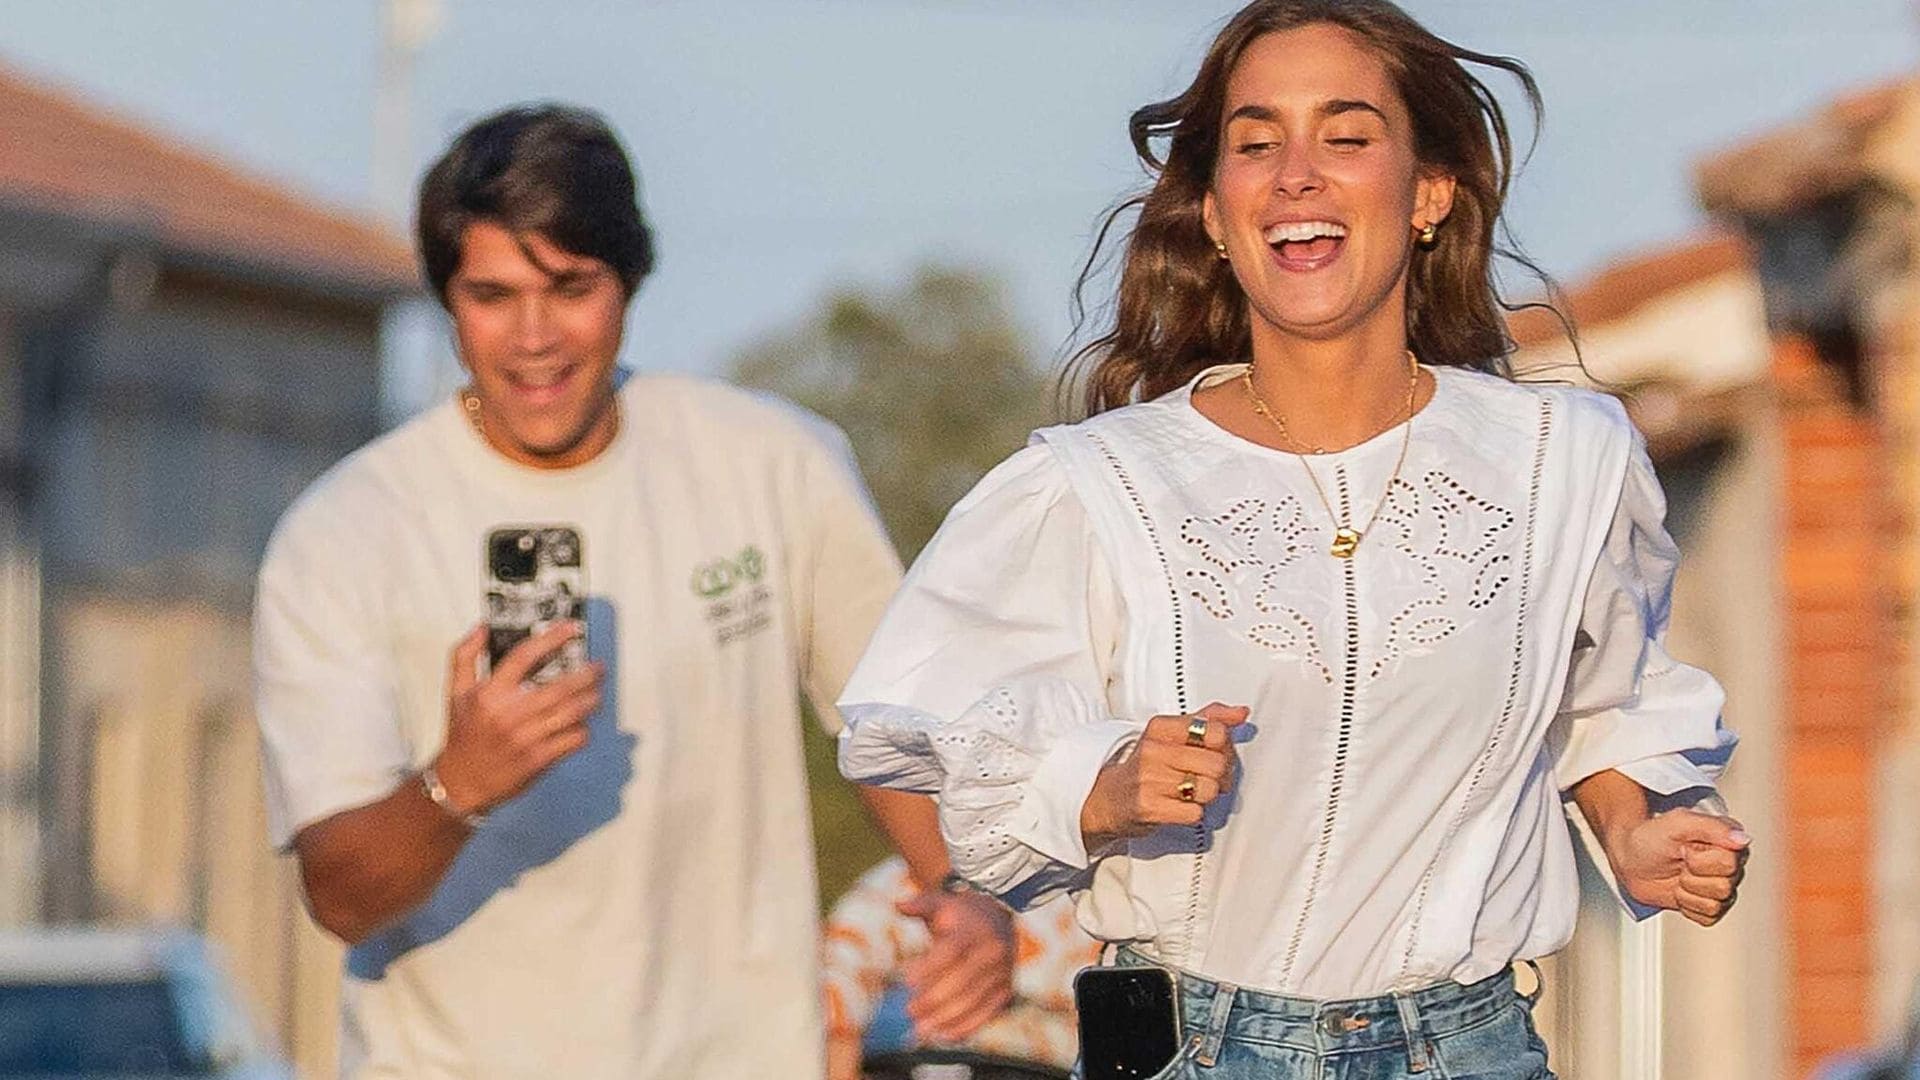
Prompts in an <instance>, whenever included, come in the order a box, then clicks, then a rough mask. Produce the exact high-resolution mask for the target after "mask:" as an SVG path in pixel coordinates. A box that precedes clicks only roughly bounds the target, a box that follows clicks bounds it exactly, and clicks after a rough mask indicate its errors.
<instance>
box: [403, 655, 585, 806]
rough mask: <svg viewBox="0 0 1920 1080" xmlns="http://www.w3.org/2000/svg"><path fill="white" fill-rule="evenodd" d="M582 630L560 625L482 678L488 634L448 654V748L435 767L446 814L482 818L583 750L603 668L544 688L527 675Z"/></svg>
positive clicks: (564, 677) (579, 671) (572, 675)
mask: <svg viewBox="0 0 1920 1080" xmlns="http://www.w3.org/2000/svg"><path fill="white" fill-rule="evenodd" d="M582 633H584V629H583V628H582V627H581V625H580V624H579V623H577V622H559V623H555V624H553V625H552V626H550V627H548V628H546V629H545V630H543V631H541V632H540V633H538V634H536V635H534V636H532V637H529V638H527V639H526V640H525V641H522V642H520V643H519V644H517V645H515V646H514V647H513V648H512V649H511V650H509V651H508V653H507V654H506V656H505V657H504V658H502V659H501V661H500V663H499V664H497V665H495V666H494V667H493V670H492V671H490V672H489V673H488V674H487V675H486V677H485V678H482V677H481V675H480V660H481V657H482V655H483V654H484V653H485V652H486V647H487V627H486V624H485V623H482V624H481V625H479V626H476V627H475V628H474V629H473V631H472V632H471V633H469V634H468V635H467V636H466V637H464V638H462V639H461V640H460V644H459V645H457V646H455V647H454V650H453V669H452V676H451V679H450V681H449V689H448V693H447V741H446V745H445V746H444V747H443V748H442V749H441V751H440V756H439V757H438V758H437V759H435V761H434V771H435V773H437V774H438V777H439V780H440V783H441V785H442V786H443V787H444V788H445V789H446V795H447V801H448V802H449V803H451V804H452V805H451V809H453V810H455V811H457V812H458V813H459V814H460V815H462V816H465V815H472V814H484V813H487V812H488V811H490V810H492V809H493V808H494V807H496V806H499V805H500V804H501V803H504V802H506V801H507V800H509V799H511V798H513V797H514V796H515V795H518V794H520V793H521V792H522V791H525V790H526V789H527V787H528V785H530V784H532V783H533V781H534V780H535V779H537V778H538V777H539V776H540V774H541V773H543V772H545V771H546V770H547V769H548V767H550V766H551V765H552V764H553V763H554V762H556V761H559V760H560V759H561V758H563V757H566V756H567V755H568V754H571V753H573V752H574V751H576V750H578V749H580V748H581V747H583V746H585V745H586V744H587V723H586V721H587V717H589V716H591V715H593V711H594V710H595V709H597V708H599V707H600V681H601V678H602V675H603V674H604V665H603V664H602V663H600V662H599V661H593V662H590V663H588V664H586V665H585V666H583V667H580V668H579V669H577V670H574V671H571V672H568V673H567V674H565V675H562V676H560V677H559V678H556V679H554V680H553V681H551V682H547V683H533V682H530V681H529V679H530V678H531V676H532V674H533V673H534V672H535V671H538V670H539V669H540V667H541V666H542V665H543V664H545V663H546V661H547V659H548V658H549V657H551V656H552V655H553V654H554V653H556V652H558V651H559V650H560V649H561V648H562V647H563V646H565V645H566V644H567V643H568V642H570V641H572V640H574V639H575V638H578V637H579V636H580V635H581V634H582Z"/></svg>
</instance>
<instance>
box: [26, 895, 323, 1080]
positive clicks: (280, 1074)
mask: <svg viewBox="0 0 1920 1080" xmlns="http://www.w3.org/2000/svg"><path fill="white" fill-rule="evenodd" d="M186 1076H195V1077H219V1078H223V1080H291V1078H292V1076H293V1071H292V1069H291V1068H290V1067H289V1066H288V1065H287V1064H286V1063H285V1062H284V1061H283V1060H281V1059H280V1058H279V1056H278V1055H277V1054H275V1053H273V1051H272V1050H271V1049H270V1048H269V1047H268V1046H267V1045H266V1043H265V1042H264V1041H263V1040H262V1039H261V1038H260V1037H259V1035H258V1034H257V1033H256V1032H255V1030H254V1028H253V1025H252V1024H251V1023H250V1022H249V1020H248V1018H247V1015H246V1012H245V1010H244V1009H242V1008H241V1007H240V1006H239V1004H238V1002H237V1000H236V999H235V997H234V995H233V993H232V991H231V988H230V986H229V984H228V982H227V979H226V976H225V975H224V974H223V973H222V971H221V970H220V967H219V965H218V963H217V962H216V961H215V959H214V956H213V954H212V951H211V950H210V949H209V947H208V946H207V944H206V943H205V942H204V941H202V940H201V938H200V937H198V936H197V935H195V934H192V933H188V932H186V931H183V930H174V929H162V928H155V929H140V930H126V929H104V928H90V927H37V928H12V929H4V930H0V1077H6V1078H20V1077H34V1078H36V1080H38V1078H47V1080H51V1078H53V1077H93V1078H106V1077H114V1078H117V1080H147V1078H158V1077H186Z"/></svg>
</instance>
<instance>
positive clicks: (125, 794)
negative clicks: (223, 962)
mask: <svg viewBox="0 0 1920 1080" xmlns="http://www.w3.org/2000/svg"><path fill="white" fill-rule="evenodd" d="M416 290H417V285H416V276H415V272H414V269H413V263H412V259H411V257H410V255H409V252H408V250H407V248H406V247H405V245H404V244H403V243H402V242H401V241H400V240H399V239H398V238H396V237H394V236H391V235H389V234H388V233H387V232H385V231H382V230H381V229H379V228H376V227H374V226H371V225H369V224H365V223H363V222H361V221H358V220H355V219H353V218H350V217H347V216H343V215H341V214H338V213H335V212H332V211H329V210H326V209H323V208H320V207H317V206H315V205H313V204H312V203H311V202H310V201H308V200H306V199H304V198H302V197H300V196H298V195H295V194H293V193H291V192H289V191H286V190H283V189H281V188H278V187H276V186H274V185H273V184H270V183H267V182H263V181H261V180H258V179H255V178H252V177H249V176H246V175H243V174H242V173H240V172H238V171H236V170H235V169H233V168H231V167H228V166H226V165H223V164H221V163H219V162H217V161H215V160H214V159H212V158H210V157H209V156H207V155H205V154H202V153H199V152H196V151H194V150H192V149H190V148H188V147H185V146H182V145H179V144H177V143H174V142H172V141H169V140H168V139H167V138H166V137H164V136H161V135H158V134H155V133H153V132H149V131H145V130H142V129H141V128H139V127H137V126H135V125H133V124H130V123H127V122H124V121H121V120H118V119H115V118H113V117H111V116H108V115H105V114H103V113H101V112H100V111H98V110H96V109H93V108H90V107H88V106H85V105H82V104H80V103H79V102H77V101H75V100H73V99H71V98H69V97H66V96H64V95H62V94H60V93H58V92H55V91H53V90H50V89H48V88H46V87H44V86H38V85H35V84H33V83H31V82H29V81H27V80H25V79H23V78H20V77H19V76H17V75H12V74H8V73H6V72H4V71H0V921H4V922H32V921H76V920H80V921H93V920H100V921H108V922H123V921H142V920H147V919H155V918H158V919H165V920H172V921H177V922H181V923H185V924H189V925H193V926H196V927H200V928H203V929H205V930H207V931H208V932H209V933H210V934H211V935H212V937H213V938H214V939H215V940H216V941H217V942H218V943H219V944H220V945H222V946H223V947H224V951H225V953H226V955H227V959H228V961H229V963H230V964H231V965H232V966H233V967H234V969H235V970H236V974H237V975H238V976H239V977H240V980H241V982H242V983H243V984H244V985H245V987H246V988H247V989H248V990H249V991H250V993H251V996H252V998H253V1000H254V1002H255V1003H256V1004H257V1005H258V1006H259V1007H260V1009H261V1012H262V1016H261V1017H260V1019H262V1020H263V1021H265V1022H266V1023H267V1024H268V1025H270V1026H273V1027H277V1028H278V1029H279V1031H280V1033H281V1035H282V1036H283V1037H288V1036H295V1035H302V1036H311V1037H310V1038H307V1037H303V1038H299V1039H296V1040H295V1041H296V1042H298V1043H300V1044H302V1045H305V1044H307V1043H311V1044H312V1045H314V1046H318V1047H322V1048H325V1047H330V1046H331V1043H332V1027H333V1025H334V1024H335V1022H336V1021H335V1014H334V1010H333V1005H332V995H333V994H334V993H335V990H334V989H333V984H334V980H335V977H336V976H335V968H334V959H333V955H332V953H331V949H330V947H329V946H328V945H326V944H325V943H324V942H322V941H320V940H319V938H318V935H317V933H316V932H314V931H312V930H311V929H310V928H309V927H308V926H307V923H306V919H305V917H304V915H303V914H302V912H301V909H300V904H299V901H298V896H297V893H296V891H295V889H294V882H293V880H292V877H291V873H292V871H291V867H290V866H289V865H287V864H286V863H285V862H284V861H282V860H277V859H275V858H274V857H273V856H272V855H271V854H270V853H269V851H268V849H267V846H266V840H265V832H264V815H263V811H262V808H261V795H260V790H259V787H260V785H259V778H258V764H257V758H256V747H255V732H254V726H253V724H252V722H251V716H250V712H251V709H250V700H251V692H250V689H249V663H248V617H249V607H250V601H251V594H252V584H253V576H254V572H255V567H256V564H257V560H258V558H259V555H260V552H261V551H262V549H263V547H264V545H265V542H266V538H267V535H268V532H269V530H270V529H271V528H272V526H273V523H274V522H275V520H276V519H277V518H278V516H279V514H280V512H281V511H282V510H283V509H284V508H285V506H286V504H287V503H288V502H289V501H290V500H291V498H292V497H293V496H294V495H295V494H296V493H297V492H299V491H300V490H301V488H303V487H304V486H305V485H306V484H307V483H308V482H309V481H310V480H312V479H313V478H314V477H315V476H316V475H317V474H318V473H319V472H320V471H321V470H322V469H324V468H325V467H327V466H328V465H330V464H331V463H333V462H334V461H336V460H337V459H339V458H340V457H341V456H343V455H344V454H346V453H347V452H348V451H349V450H351V449H353V448H354V447H356V446H358V445H359V444H361V443H363V442H365V441H366V440H367V439H369V438H370V437H372V436H373V435H374V434H375V433H376V430H377V427H378V422H379V421H378V417H379V408H378V404H379V402H378V399H379V385H380V379H379V362H380V348H379V335H380V327H381V319H382V313H383V311H384V309H385V308H386V307H387V305H389V304H390V303H392V302H393V301H395V300H396V299H399V298H403V297H407V296H409V295H412V294H413V293H414V292H415V291H416ZM368 554H369V557H370V558H377V557H378V554H377V553H373V552H370V553H368ZM303 1029H311V1030H303ZM307 1064H309V1065H312V1064H314V1062H312V1061H308V1062H307Z"/></svg>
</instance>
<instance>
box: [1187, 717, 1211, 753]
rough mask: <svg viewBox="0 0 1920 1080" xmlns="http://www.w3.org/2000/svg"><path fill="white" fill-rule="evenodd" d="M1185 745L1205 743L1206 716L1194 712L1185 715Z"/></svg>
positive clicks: (1203, 744)
mask: <svg viewBox="0 0 1920 1080" xmlns="http://www.w3.org/2000/svg"><path fill="white" fill-rule="evenodd" d="M1187 745H1188V746H1205V745H1207V718H1206V717H1204V716H1201V715H1199V714H1198V713H1195V714H1194V715H1192V716H1189V717H1187Z"/></svg>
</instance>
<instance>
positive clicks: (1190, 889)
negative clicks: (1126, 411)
mask: <svg viewBox="0 0 1920 1080" xmlns="http://www.w3.org/2000/svg"><path fill="white" fill-rule="evenodd" d="M1087 439H1088V441H1090V442H1092V443H1093V445H1094V447H1095V448H1096V449H1098V450H1099V451H1100V456H1101V457H1102V458H1104V459H1106V462H1107V467H1108V468H1110V469H1112V470H1113V475H1114V478H1115V479H1116V480H1118V481H1119V483H1120V489H1121V490H1122V491H1124V492H1126V495H1127V501H1128V502H1129V503H1131V504H1132V506H1133V512H1134V515H1135V516H1136V517H1138V518H1139V519H1140V525H1141V527H1142V528H1143V529H1145V530H1146V534H1147V542H1148V543H1149V544H1150V545H1151V546H1152V548H1153V554H1154V558H1155V559H1157V560H1158V561H1159V563H1160V575H1161V577H1162V578H1164V579H1165V580H1166V583H1167V599H1168V600H1169V601H1170V613H1171V615H1172V618H1173V689H1174V698H1175V701H1176V703H1177V705H1178V707H1179V709H1180V711H1181V712H1183V713H1186V712H1192V711H1193V705H1192V702H1191V701H1190V700H1189V699H1188V697H1187V658H1186V633H1185V630H1186V624H1185V622H1184V620H1183V619H1182V616H1181V604H1180V589H1179V586H1177V585H1176V584H1174V580H1173V563H1172V562H1171V561H1170V560H1169V559H1168V558H1167V549H1166V547H1165V546H1164V545H1163V544H1161V542H1160V530H1159V529H1158V528H1156V527H1155V526H1154V522H1153V516H1152V515H1151V514H1148V513H1147V504H1146V501H1145V500H1143V499H1142V498H1141V497H1140V489H1139V488H1138V487H1136V486H1135V485H1134V482H1133V477H1132V476H1131V475H1129V474H1128V473H1127V467H1126V465H1125V464H1124V463H1123V462H1121V460H1120V456H1119V455H1118V454H1115V453H1114V452H1113V448H1112V447H1111V446H1108V445H1107V443H1106V440H1104V439H1102V438H1101V437H1100V436H1098V435H1095V434H1093V433H1092V432H1088V433H1087ZM1192 833H1193V852H1192V858H1193V870H1192V872H1191V873H1190V875H1189V876H1188V879H1187V918H1186V924H1185V927H1184V931H1185V932H1184V934H1183V936H1182V940H1181V942H1180V950H1179V952H1177V953H1174V954H1172V955H1173V957H1176V958H1179V959H1185V958H1187V957H1189V956H1192V955H1193V938H1194V930H1195V927H1196V926H1197V925H1198V923H1199V919H1200V904H1201V902H1202V901H1201V896H1200V880H1201V877H1202V876H1203V875H1204V873H1205V870H1206V863H1207V856H1206V851H1207V824H1206V819H1205V818H1202V819H1201V821H1200V823H1199V824H1198V825H1195V826H1194V827H1193V830H1192Z"/></svg>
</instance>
